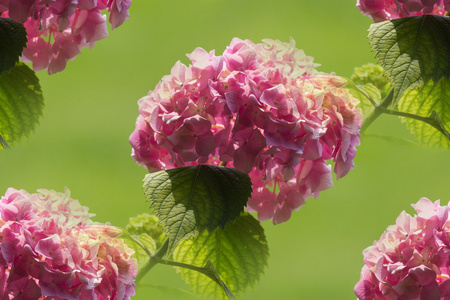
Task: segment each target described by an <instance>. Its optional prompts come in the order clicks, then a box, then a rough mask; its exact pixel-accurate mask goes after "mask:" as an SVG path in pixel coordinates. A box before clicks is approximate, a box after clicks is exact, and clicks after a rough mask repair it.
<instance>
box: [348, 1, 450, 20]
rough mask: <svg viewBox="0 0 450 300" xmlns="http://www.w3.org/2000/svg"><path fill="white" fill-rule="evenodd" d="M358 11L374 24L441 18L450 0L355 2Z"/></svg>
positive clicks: (447, 8)
mask: <svg viewBox="0 0 450 300" xmlns="http://www.w3.org/2000/svg"><path fill="white" fill-rule="evenodd" d="M356 6H357V7H358V8H359V10H360V11H361V12H362V13H363V14H365V15H369V16H370V17H371V18H372V19H373V20H374V21H375V22H382V21H386V20H392V19H398V18H406V17H413V16H419V15H425V14H433V15H440V16H443V15H444V14H445V12H446V11H450V0H357V2H356Z"/></svg>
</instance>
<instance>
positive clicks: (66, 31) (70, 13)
mask: <svg viewBox="0 0 450 300" xmlns="http://www.w3.org/2000/svg"><path fill="white" fill-rule="evenodd" d="M130 5H131V0H1V1H0V13H2V16H9V17H10V18H11V19H13V20H15V21H17V22H20V23H24V26H25V28H26V30H27V35H28V42H27V46H26V48H25V49H24V51H23V54H22V60H23V61H26V62H28V61H31V62H33V69H34V70H35V71H40V70H44V69H46V70H47V71H48V73H49V74H53V73H56V72H61V71H62V70H64V68H65V67H66V63H67V61H69V60H73V59H74V58H75V57H76V56H77V55H78V54H79V53H80V50H81V49H83V48H85V47H87V46H89V47H91V48H92V47H93V46H94V44H95V42H96V41H98V40H101V39H103V38H105V37H107V36H108V30H107V26H106V16H105V15H102V13H101V11H102V10H105V9H107V10H108V11H109V12H110V17H109V22H110V23H111V27H112V29H114V28H116V27H118V26H120V25H121V24H122V23H123V22H124V21H125V20H126V19H128V17H129V13H128V9H129V7H130Z"/></svg>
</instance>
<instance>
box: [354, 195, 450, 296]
mask: <svg viewBox="0 0 450 300" xmlns="http://www.w3.org/2000/svg"><path fill="white" fill-rule="evenodd" d="M412 207H414V209H415V210H416V211H417V215H415V216H413V217H412V216H410V215H409V214H407V213H405V211H403V212H402V213H401V214H400V216H399V217H398V218H397V220H396V224H395V225H391V226H389V227H388V228H387V230H386V232H384V233H383V234H382V236H381V238H380V240H378V241H375V242H374V243H373V246H370V247H368V248H367V249H365V250H364V251H363V254H364V264H365V265H364V267H363V268H362V271H361V279H360V281H359V282H358V283H357V284H356V286H355V293H356V295H357V296H358V299H360V300H372V299H394V300H397V299H424V300H425V299H430V300H431V299H437V300H438V299H450V260H449V253H450V220H449V206H448V205H447V206H440V203H439V200H438V201H436V202H434V203H433V202H431V201H430V200H428V199H427V198H422V199H420V200H419V201H418V202H417V203H416V204H413V205H412Z"/></svg>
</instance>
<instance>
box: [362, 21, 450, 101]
mask: <svg viewBox="0 0 450 300" xmlns="http://www.w3.org/2000/svg"><path fill="white" fill-rule="evenodd" d="M369 39H370V45H371V47H372V50H373V51H375V53H376V57H377V59H378V61H379V62H380V63H381V65H382V66H383V68H384V71H385V72H386V74H387V76H388V77H389V80H390V81H391V83H392V85H393V87H394V102H393V104H394V105H395V104H396V103H397V102H398V100H399V99H400V97H401V96H402V95H403V93H404V92H406V91H407V90H409V89H411V88H415V87H420V86H422V85H423V84H424V83H426V82H428V80H430V79H431V80H433V81H434V82H435V83H436V82H438V81H439V80H440V79H441V78H442V77H445V78H447V79H449V78H450V56H449V55H448V54H449V53H450V18H448V17H443V16H435V15H425V16H417V17H409V18H402V19H395V20H390V21H384V22H381V23H376V24H373V25H371V26H370V29H369Z"/></svg>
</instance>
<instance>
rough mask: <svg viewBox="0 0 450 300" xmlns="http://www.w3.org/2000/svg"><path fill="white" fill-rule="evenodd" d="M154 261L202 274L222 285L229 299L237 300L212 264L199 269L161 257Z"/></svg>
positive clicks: (154, 258) (209, 263) (155, 258)
mask: <svg viewBox="0 0 450 300" xmlns="http://www.w3.org/2000/svg"><path fill="white" fill-rule="evenodd" d="M152 259H153V260H154V261H156V263H160V264H163V265H168V266H173V267H179V268H185V269H189V270H192V271H196V272H200V273H202V274H203V275H205V276H207V277H209V278H210V279H211V280H213V281H214V282H215V283H217V284H218V285H220V286H221V287H222V288H223V290H224V292H225V294H226V295H227V296H228V298H230V299H236V297H234V295H233V294H232V293H231V291H230V290H229V289H228V288H227V287H226V285H225V284H224V282H223V281H222V280H221V279H220V277H219V274H218V273H217V271H216V270H215V269H214V267H213V266H212V263H211V262H208V264H207V265H206V266H205V267H197V266H193V265H189V264H185V263H181V262H176V261H172V260H165V259H162V258H159V257H152Z"/></svg>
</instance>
